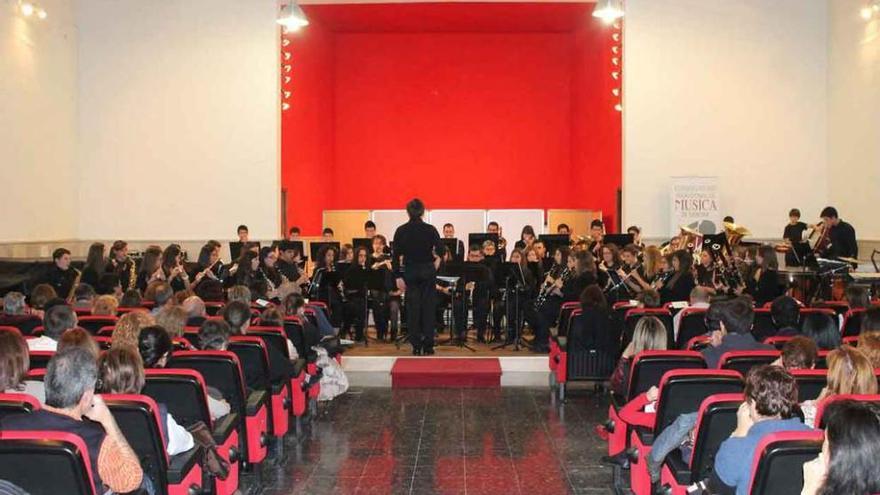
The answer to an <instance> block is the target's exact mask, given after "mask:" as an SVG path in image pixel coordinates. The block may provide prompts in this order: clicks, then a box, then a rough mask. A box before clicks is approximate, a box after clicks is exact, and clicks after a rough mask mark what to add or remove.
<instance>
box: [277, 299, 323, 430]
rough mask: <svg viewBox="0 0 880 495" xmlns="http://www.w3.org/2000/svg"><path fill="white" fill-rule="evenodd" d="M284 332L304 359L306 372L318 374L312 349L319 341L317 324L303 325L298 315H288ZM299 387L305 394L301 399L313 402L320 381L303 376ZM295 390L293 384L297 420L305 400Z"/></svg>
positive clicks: (317, 392)
mask: <svg viewBox="0 0 880 495" xmlns="http://www.w3.org/2000/svg"><path fill="white" fill-rule="evenodd" d="M307 329H308V330H307ZM284 333H285V334H286V335H287V338H288V339H290V343H291V344H293V347H294V348H295V349H296V352H297V354H298V355H299V358H300V359H303V360H305V369H306V373H308V374H309V375H310V376H320V370H319V369H318V365H317V359H318V354H317V353H316V352H315V351H314V350H312V348H313V347H315V346H316V345H318V344H319V343H320V342H321V335H320V334H319V333H318V327H317V325H314V324H312V325H303V324H302V321H301V320H300V318H299V317H298V316H288V317H286V318H284ZM299 388H301V389H302V390H303V391H304V392H305V394H306V397H304V398H303V399H306V402H312V403H313V404H314V403H315V401H317V400H318V396H319V395H320V393H321V383H320V381H319V380H314V381H313V382H312V383H311V384H309V383H307V382H306V381H305V377H304V376H303V379H302V380H301V381H300V383H299ZM296 391H297V387H296V386H294V387H293V392H294V397H293V413H294V416H296V417H297V420H299V419H300V418H301V417H302V416H303V414H305V409H304V408H305V407H306V402H303V401H302V400H301V398H298V397H297V392H296ZM301 408H302V409H301Z"/></svg>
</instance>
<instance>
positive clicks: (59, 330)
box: [27, 304, 77, 351]
mask: <svg viewBox="0 0 880 495" xmlns="http://www.w3.org/2000/svg"><path fill="white" fill-rule="evenodd" d="M76 322H77V319H76V313H74V311H73V308H71V307H70V306H68V305H66V304H58V305H55V306H52V307H51V308H49V309H47V310H46V315H45V316H44V317H43V335H42V336H40V337H38V338H36V339H28V341H27V344H28V349H30V350H31V351H54V350H55V349H56V348H57V347H58V339H60V338H61V334H63V333H64V332H65V331H67V330H69V329H71V328H73V327H75V326H76Z"/></svg>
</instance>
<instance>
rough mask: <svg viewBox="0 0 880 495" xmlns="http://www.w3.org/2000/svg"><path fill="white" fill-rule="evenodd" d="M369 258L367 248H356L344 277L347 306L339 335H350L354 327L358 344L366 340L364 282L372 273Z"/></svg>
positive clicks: (365, 290) (365, 294) (343, 285)
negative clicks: (352, 261) (368, 262)
mask: <svg viewBox="0 0 880 495" xmlns="http://www.w3.org/2000/svg"><path fill="white" fill-rule="evenodd" d="M368 257H369V254H368V253H367V248H366V247H364V246H358V247H357V248H355V252H354V263H352V265H351V266H350V267H349V268H348V270H346V272H345V273H344V274H343V275H342V287H343V291H344V294H345V305H344V313H343V318H342V328H340V330H339V335H340V336H343V337H344V336H346V335H348V331H349V329H351V327H352V326H354V340H355V341H356V342H363V341H364V339H365V336H364V327H365V326H366V308H367V306H366V304H367V302H366V299H367V289H366V288H365V287H364V283H363V281H364V280H366V279H365V277H366V274H367V272H368V271H370V267H369V266H367V261H368Z"/></svg>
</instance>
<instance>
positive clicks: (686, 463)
mask: <svg viewBox="0 0 880 495" xmlns="http://www.w3.org/2000/svg"><path fill="white" fill-rule="evenodd" d="M743 400H744V398H743V395H742V394H715V395H710V396H709V397H706V399H705V400H703V403H702V404H701V405H700V410H699V412H698V416H697V425H696V426H695V427H694V432H695V434H694V445H693V450H692V451H691V455H690V457H689V458H687V459H685V458H683V457H682V452H681V450H680V449H676V450H674V451H672V452H671V453H670V454H669V455H668V456H666V459H665V460H664V462H663V467H662V470H661V474H660V482H661V484H662V485H663V486H664V487H665V488H668V489H670V490H671V492H667V493H671V494H672V495H681V494H685V493H687V487H688V486H689V485H692V484H694V483H697V482H699V481H701V480H704V479H706V478H708V477H709V475H710V474H711V473H712V471H713V469H714V467H715V456H716V454H717V453H718V447H720V446H721V442H723V441H725V440H727V438H728V437H730V434H731V433H733V431H734V430H735V429H736V422H737V419H736V414H737V412H738V411H739V406H740V405H741V404H742V402H743Z"/></svg>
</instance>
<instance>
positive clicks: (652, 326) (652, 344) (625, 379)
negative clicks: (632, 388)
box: [610, 316, 669, 397]
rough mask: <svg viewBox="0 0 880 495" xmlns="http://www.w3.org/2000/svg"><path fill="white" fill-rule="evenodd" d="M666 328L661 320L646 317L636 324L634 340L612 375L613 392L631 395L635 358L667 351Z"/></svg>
mask: <svg viewBox="0 0 880 495" xmlns="http://www.w3.org/2000/svg"><path fill="white" fill-rule="evenodd" d="M666 338H667V335H666V327H665V326H664V325H663V322H662V321H660V319H659V318H656V317H654V316H644V317H642V318H641V319H639V322H638V323H636V328H635V330H634V331H633V338H632V341H631V342H630V343H629V345H627V346H626V349H624V350H623V354H621V356H620V360H618V361H617V367H616V368H615V369H614V373H612V375H611V379H610V383H611V391H612V392H614V393H616V394H618V395H622V396H624V397H625V396H627V395H629V372H630V367H631V366H632V360H633V358H634V357H635V356H636V355H638V354H639V353H640V352H643V351H665V350H666V349H668V345H669V344H668V342H666Z"/></svg>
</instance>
